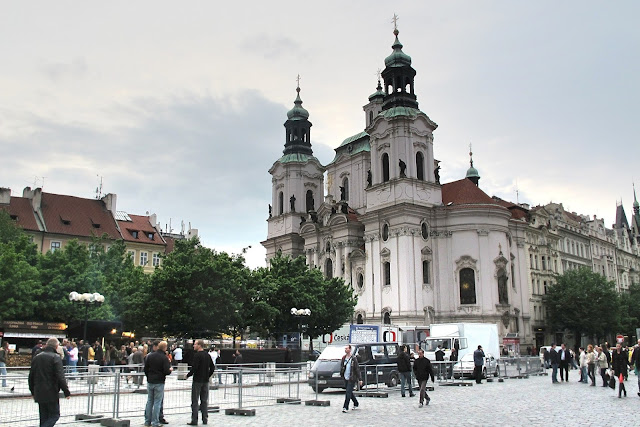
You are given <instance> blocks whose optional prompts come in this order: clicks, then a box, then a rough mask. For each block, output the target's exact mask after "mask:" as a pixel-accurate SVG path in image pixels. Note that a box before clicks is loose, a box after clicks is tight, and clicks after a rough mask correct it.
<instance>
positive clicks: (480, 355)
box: [473, 345, 485, 384]
mask: <svg viewBox="0 0 640 427" xmlns="http://www.w3.org/2000/svg"><path fill="white" fill-rule="evenodd" d="M484 357H485V356H484V351H482V346H481V345H479V346H478V349H477V350H476V351H474V352H473V376H474V377H475V378H476V384H482V367H483V366H484Z"/></svg>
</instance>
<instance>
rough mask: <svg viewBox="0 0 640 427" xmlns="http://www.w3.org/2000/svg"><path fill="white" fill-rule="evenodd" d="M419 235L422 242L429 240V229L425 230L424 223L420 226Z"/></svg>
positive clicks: (425, 225)
mask: <svg viewBox="0 0 640 427" xmlns="http://www.w3.org/2000/svg"><path fill="white" fill-rule="evenodd" d="M420 233H421V234H422V238H423V239H424V240H427V239H428V238H429V228H427V224H425V223H424V222H423V223H422V226H420Z"/></svg>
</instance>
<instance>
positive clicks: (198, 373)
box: [187, 340, 215, 426]
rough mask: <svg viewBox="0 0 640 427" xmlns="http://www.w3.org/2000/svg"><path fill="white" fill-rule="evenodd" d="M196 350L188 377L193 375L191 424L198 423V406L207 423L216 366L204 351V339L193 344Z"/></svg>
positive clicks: (203, 420)
mask: <svg viewBox="0 0 640 427" xmlns="http://www.w3.org/2000/svg"><path fill="white" fill-rule="evenodd" d="M193 349H194V350H195V351H196V352H195V354H194V355H193V358H192V359H191V370H190V371H189V373H188V374H187V378H189V377H190V376H192V375H193V383H192V384H191V422H190V423H188V425H190V426H197V425H198V408H200V412H202V424H206V423H207V419H208V417H209V411H208V407H209V377H210V376H211V375H213V371H214V370H215V366H214V365H213V360H211V357H209V355H208V354H207V353H206V352H205V351H204V341H203V340H196V343H195V344H194V345H193Z"/></svg>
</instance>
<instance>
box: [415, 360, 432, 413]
mask: <svg viewBox="0 0 640 427" xmlns="http://www.w3.org/2000/svg"><path fill="white" fill-rule="evenodd" d="M413 372H414V374H415V376H416V380H418V384H420V408H422V404H423V402H425V403H426V404H427V405H428V404H429V402H431V398H430V397H429V395H428V394H427V380H428V379H429V377H431V382H434V374H433V367H432V366H431V361H429V359H427V358H426V357H424V350H423V349H419V350H418V358H417V359H416V360H415V361H414V362H413Z"/></svg>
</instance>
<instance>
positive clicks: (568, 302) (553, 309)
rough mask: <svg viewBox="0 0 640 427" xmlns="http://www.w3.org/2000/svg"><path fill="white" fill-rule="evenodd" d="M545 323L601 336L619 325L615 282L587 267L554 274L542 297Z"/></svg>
mask: <svg viewBox="0 0 640 427" xmlns="http://www.w3.org/2000/svg"><path fill="white" fill-rule="evenodd" d="M545 304H546V306H547V309H548V313H549V319H548V320H549V323H550V325H551V326H552V327H554V328H566V329H569V330H571V331H573V332H575V334H576V335H575V336H576V337H580V336H581V335H582V334H585V335H587V336H591V337H596V338H599V337H604V336H605V335H606V334H608V333H610V332H611V331H614V330H616V329H617V328H618V327H619V324H620V318H619V308H620V297H619V295H618V293H617V292H616V290H615V284H614V283H613V282H609V281H607V280H606V279H605V278H604V276H602V275H600V274H598V273H594V272H593V271H591V269H589V268H580V269H577V270H568V271H566V272H565V273H564V274H562V275H558V276H557V277H556V283H555V284H553V285H551V286H549V287H548V289H547V294H546V296H545Z"/></svg>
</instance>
